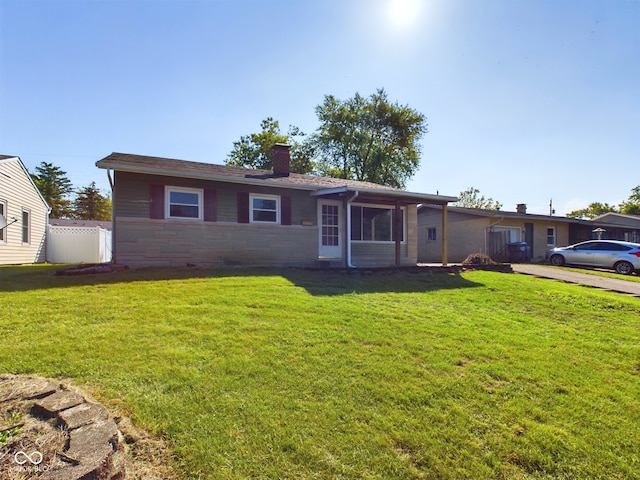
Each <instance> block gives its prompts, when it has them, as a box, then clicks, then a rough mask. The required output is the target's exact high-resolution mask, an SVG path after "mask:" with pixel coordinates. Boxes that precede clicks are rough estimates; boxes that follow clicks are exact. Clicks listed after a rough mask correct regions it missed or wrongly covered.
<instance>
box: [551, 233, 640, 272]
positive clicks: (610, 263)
mask: <svg viewBox="0 0 640 480" xmlns="http://www.w3.org/2000/svg"><path fill="white" fill-rule="evenodd" d="M546 259H547V261H548V262H549V263H551V264H552V265H559V266H562V265H564V264H568V265H585V266H589V267H601V268H612V269H614V270H615V271H616V272H618V273H621V274H622V275H629V274H631V273H633V272H634V271H635V270H640V243H631V242H620V241H617V240H591V241H588V242H581V243H576V244H575V245H569V246H568V247H556V248H554V249H553V250H549V251H548V252H547V254H546Z"/></svg>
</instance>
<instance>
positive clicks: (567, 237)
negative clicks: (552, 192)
mask: <svg viewBox="0 0 640 480" xmlns="http://www.w3.org/2000/svg"><path fill="white" fill-rule="evenodd" d="M518 208H519V210H520V211H519V212H505V211H501V210H482V209H478V208H461V207H448V209H447V211H448V215H447V222H446V223H447V226H448V257H449V259H450V260H451V261H452V262H461V261H463V260H464V259H465V258H466V257H467V256H468V255H469V254H472V253H484V254H486V255H489V256H490V257H492V258H493V259H495V260H500V261H528V260H533V261H539V260H543V259H544V256H545V253H546V252H547V250H550V249H551V248H553V247H556V246H563V245H569V244H573V243H578V242H582V241H585V240H590V239H594V238H598V232H597V231H596V229H598V228H599V229H602V230H603V231H602V232H600V233H601V235H602V238H603V239H605V238H606V239H618V240H628V241H637V239H639V238H640V217H635V218H631V217H634V216H632V215H619V214H606V215H602V216H601V217H598V218H596V219H594V220H579V219H575V218H568V217H556V216H550V215H534V214H529V213H526V205H519V206H518ZM441 225H442V208H441V207H440V206H437V205H422V206H421V207H420V208H419V210H418V261H419V262H425V263H427V262H434V261H438V260H437V259H438V258H440V257H439V256H440V255H441V249H442V246H441V242H440V238H441V236H442V231H441V230H442V227H441ZM634 239H635V240H634ZM525 244H526V245H525Z"/></svg>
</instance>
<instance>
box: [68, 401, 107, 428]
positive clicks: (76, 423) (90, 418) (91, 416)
mask: <svg viewBox="0 0 640 480" xmlns="http://www.w3.org/2000/svg"><path fill="white" fill-rule="evenodd" d="M107 418H109V412H107V409H106V408H104V407H103V406H102V405H98V404H97V403H81V404H80V405H76V406H75V407H71V408H68V409H67V410H63V411H62V412H60V413H59V414H58V423H59V424H60V426H62V427H64V428H66V429H67V430H73V429H74V428H78V427H82V426H83V425H88V424H90V423H94V422H97V421H98V420H106V419H107Z"/></svg>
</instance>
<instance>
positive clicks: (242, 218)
mask: <svg viewBox="0 0 640 480" xmlns="http://www.w3.org/2000/svg"><path fill="white" fill-rule="evenodd" d="M238 223H249V193H247V192H238Z"/></svg>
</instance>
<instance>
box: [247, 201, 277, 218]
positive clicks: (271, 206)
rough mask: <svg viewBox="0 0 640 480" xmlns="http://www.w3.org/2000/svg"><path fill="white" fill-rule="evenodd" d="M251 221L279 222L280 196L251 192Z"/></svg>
mask: <svg viewBox="0 0 640 480" xmlns="http://www.w3.org/2000/svg"><path fill="white" fill-rule="evenodd" d="M249 207H250V212H249V218H250V219H251V223H280V197H279V196H277V195H258V194H251V195H250V199H249Z"/></svg>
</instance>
